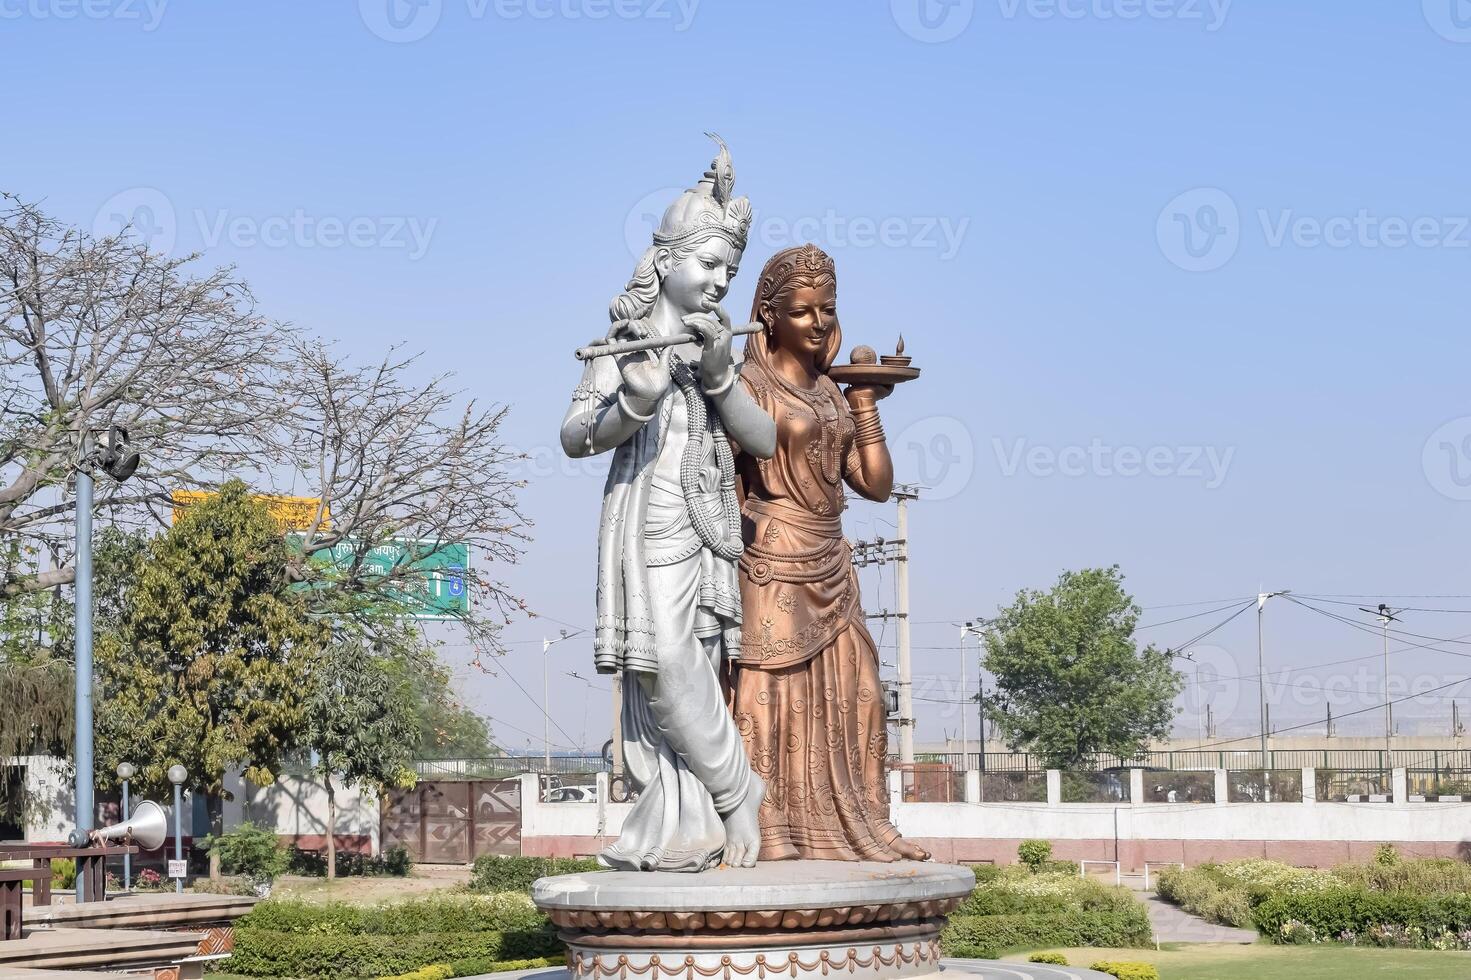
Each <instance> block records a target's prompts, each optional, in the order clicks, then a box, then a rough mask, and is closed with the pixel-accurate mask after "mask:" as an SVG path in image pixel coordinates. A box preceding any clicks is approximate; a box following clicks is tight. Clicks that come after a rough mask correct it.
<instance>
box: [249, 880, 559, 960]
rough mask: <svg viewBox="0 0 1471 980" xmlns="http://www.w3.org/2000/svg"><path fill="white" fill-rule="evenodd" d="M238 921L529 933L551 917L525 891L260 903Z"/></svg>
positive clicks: (384, 932)
mask: <svg viewBox="0 0 1471 980" xmlns="http://www.w3.org/2000/svg"><path fill="white" fill-rule="evenodd" d="M239 925H240V927H242V928H247V929H260V930H264V931H266V932H281V933H303V934H305V933H310V934H313V935H324V934H325V935H334V936H358V935H374V936H412V935H418V934H421V933H429V932H432V933H445V932H529V931H535V930H538V929H541V928H543V927H544V926H545V925H546V917H545V916H543V915H542V914H541V912H540V911H538V910H537V908H536V906H535V905H532V904H531V900H530V899H529V898H527V897H525V896H523V895H483V896H482V895H459V896H454V897H429V898H419V899H413V900H410V901H405V902H395V903H391V904H386V905H376V906H370V905H350V904H347V903H346V902H322V903H316V902H295V901H280V900H273V901H269V902H261V903H260V904H259V905H257V906H256V907H255V908H254V909H252V910H251V911H250V913H249V914H248V915H246V916H245V917H244V918H242V919H241V920H240V922H239ZM441 962H442V961H441Z"/></svg>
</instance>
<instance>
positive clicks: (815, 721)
mask: <svg viewBox="0 0 1471 980" xmlns="http://www.w3.org/2000/svg"><path fill="white" fill-rule="evenodd" d="M741 380H742V383H744V384H745V385H746V386H747V388H748V389H749V391H750V393H751V397H752V398H753V399H755V401H756V402H757V404H759V405H760V406H761V407H762V408H764V409H766V410H767V411H768V412H770V413H771V415H772V417H773V418H774V419H776V423H777V451H776V456H775V457H774V458H772V459H770V460H758V459H755V458H753V457H751V456H750V455H747V454H744V453H742V454H740V455H739V456H738V458H737V464H736V465H737V469H738V472H739V473H740V477H741V485H742V497H743V499H742V515H743V517H744V522H743V523H744V530H745V535H744V537H745V542H746V551H745V555H744V557H743V558H742V559H741V563H740V572H741V595H742V604H743V607H744V617H743V619H744V623H745V637H744V645H743V646H742V648H741V656H740V659H739V662H738V664H737V666H736V668H735V675H734V677H733V680H732V690H731V702H732V707H731V710H732V712H733V713H734V715H735V720H736V727H737V728H738V729H739V730H740V733H741V737H742V738H743V739H744V740H745V745H746V753H747V755H749V756H750V759H751V764H752V766H753V767H754V768H755V770H756V772H757V773H758V774H759V775H760V776H761V778H762V779H764V780H765V781H766V799H765V802H764V803H763V804H762V806H761V854H760V860H762V861H771V860H782V859H792V858H798V857H801V858H817V859H828V860H846V861H852V860H868V861H875V860H876V861H894V860H898V859H900V858H902V857H922V856H924V854H923V852H922V851H920V850H919V849H918V848H916V847H914V846H913V845H911V844H908V843H907V842H905V841H904V840H903V839H902V838H900V836H899V832H898V830H896V829H895V827H894V825H893V824H892V823H890V822H889V804H888V794H887V792H886V788H885V785H884V763H885V756H886V754H887V746H888V728H887V721H886V715H885V705H884V697H883V688H882V686H881V684H880V682H879V659H878V650H877V648H876V647H875V645H874V642H873V638H872V637H871V636H870V634H869V632H868V628H867V626H866V625H865V624H864V615H863V607H862V604H861V602H860V601H859V591H858V577H857V574H856V572H855V571H854V569H853V566H852V562H851V550H850V548H849V546H848V543H847V541H846V540H845V539H844V538H843V529H842V521H841V514H842V511H843V509H844V507H845V501H844V494H843V486H844V479H845V476H846V475H847V474H848V473H849V471H850V467H855V466H857V465H859V464H858V458H857V454H856V453H854V452H853V443H854V435H855V425H854V421H853V416H852V412H851V411H850V410H849V408H848V404H847V402H846V401H845V399H844V398H843V396H842V394H841V393H840V392H839V390H838V387H837V385H836V384H834V383H833V381H832V380H831V379H830V378H828V377H827V376H826V375H823V376H821V377H820V378H819V379H818V384H817V386H816V387H815V388H813V389H804V388H799V387H797V386H795V385H792V384H790V383H789V382H787V381H786V380H785V379H783V378H782V377H780V376H779V375H778V374H777V373H776V372H775V371H773V370H772V369H771V368H770V366H769V362H768V355H767V352H766V346H765V338H764V336H762V335H756V336H753V337H752V338H751V340H750V342H749V343H748V345H747V348H746V365H745V368H744V370H743V373H742V375H741ZM896 842H897V843H896Z"/></svg>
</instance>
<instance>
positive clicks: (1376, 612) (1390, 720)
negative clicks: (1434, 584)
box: [1359, 602, 1404, 766]
mask: <svg viewBox="0 0 1471 980" xmlns="http://www.w3.org/2000/svg"><path fill="white" fill-rule="evenodd" d="M1359 612H1366V613H1368V614H1369V615H1370V616H1377V617H1379V625H1380V626H1381V627H1383V629H1384V758H1385V760H1386V764H1387V765H1389V766H1393V765H1394V754H1393V752H1394V750H1393V747H1392V746H1393V739H1394V703H1393V701H1392V700H1391V699H1390V696H1389V624H1390V623H1397V622H1399V615H1398V614H1399V613H1402V612H1404V610H1403V609H1391V608H1389V607H1388V606H1387V605H1385V604H1384V603H1382V602H1381V603H1379V608H1378V609H1365V608H1364V607H1363V606H1360V607H1359Z"/></svg>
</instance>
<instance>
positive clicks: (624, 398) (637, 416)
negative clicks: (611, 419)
mask: <svg viewBox="0 0 1471 980" xmlns="http://www.w3.org/2000/svg"><path fill="white" fill-rule="evenodd" d="M618 407H619V409H621V410H622V412H623V414H624V415H625V416H627V417H628V418H631V419H633V420H634V421H635V422H647V421H649V420H650V419H652V418H653V417H654V414H655V413H656V412H658V411H659V405H658V403H657V402H656V403H654V404H653V405H650V406H649V412H648V414H647V415H645V414H643V413H642V412H636V411H634V408H633V406H632V405H631V404H629V401H628V392H626V391H619V392H618Z"/></svg>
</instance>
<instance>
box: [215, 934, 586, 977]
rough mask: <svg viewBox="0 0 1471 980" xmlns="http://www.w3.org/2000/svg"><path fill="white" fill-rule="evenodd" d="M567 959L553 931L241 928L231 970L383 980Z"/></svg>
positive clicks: (253, 974) (246, 973) (256, 974)
mask: <svg viewBox="0 0 1471 980" xmlns="http://www.w3.org/2000/svg"><path fill="white" fill-rule="evenodd" d="M561 955H562V943H561V942H560V941H559V940H558V939H557V936H556V933H555V932H553V931H552V930H551V929H545V930H543V931H540V932H516V933H501V932H447V933H423V934H420V935H402V934H396V935H376V936H375V935H341V934H331V933H293V932H275V931H272V930H268V929H254V928H238V927H237V928H236V930H235V952H234V953H233V954H231V956H230V960H229V969H230V972H231V973H238V974H242V975H244V976H251V977H302V978H306V977H338V978H343V977H381V976H392V975H395V974H401V973H409V972H411V971H414V970H417V969H419V968H420V967H424V966H428V965H431V964H436V963H445V962H446V961H457V960H469V959H476V960H483V961H489V962H494V961H499V960H514V959H541V958H543V957H547V958H550V957H558V956H561Z"/></svg>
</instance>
